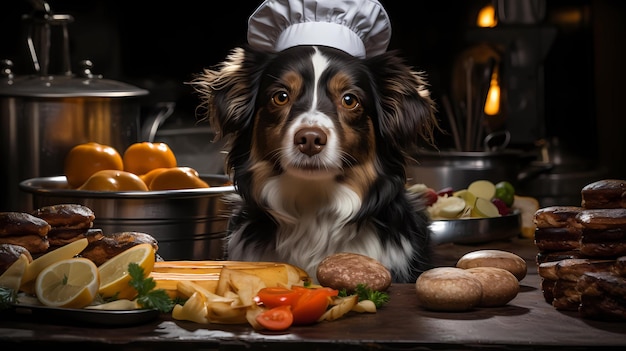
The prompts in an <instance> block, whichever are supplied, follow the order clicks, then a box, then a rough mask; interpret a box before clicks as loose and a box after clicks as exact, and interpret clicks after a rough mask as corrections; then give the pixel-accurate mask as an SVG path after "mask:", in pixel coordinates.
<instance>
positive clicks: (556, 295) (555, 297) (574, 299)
mask: <svg viewBox="0 0 626 351" xmlns="http://www.w3.org/2000/svg"><path fill="white" fill-rule="evenodd" d="M576 284H577V281H569V280H563V279H559V280H556V281H555V282H554V286H553V287H552V306H553V307H554V308H556V309H557V310H560V311H578V305H580V292H579V291H578V290H577V289H576Z"/></svg>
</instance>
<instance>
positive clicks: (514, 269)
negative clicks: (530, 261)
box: [456, 250, 527, 281]
mask: <svg viewBox="0 0 626 351" xmlns="http://www.w3.org/2000/svg"><path fill="white" fill-rule="evenodd" d="M456 267H457V268H463V269H467V268H474V267H497V268H502V269H506V270H507V271H509V272H511V273H513V275H514V276H515V277H516V278H517V280H518V281H521V280H522V279H524V277H525V276H526V272H527V267H526V261H524V259H523V258H521V257H519V256H518V255H516V254H514V253H512V252H508V251H502V250H478V251H472V252H468V253H466V254H465V255H463V256H462V257H461V258H460V259H459V260H458V261H457V263H456Z"/></svg>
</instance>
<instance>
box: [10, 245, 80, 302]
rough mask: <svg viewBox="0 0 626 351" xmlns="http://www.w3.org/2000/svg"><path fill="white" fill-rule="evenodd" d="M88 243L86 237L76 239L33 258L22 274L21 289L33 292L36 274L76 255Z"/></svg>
mask: <svg viewBox="0 0 626 351" xmlns="http://www.w3.org/2000/svg"><path fill="white" fill-rule="evenodd" d="M87 244H88V240H87V238H82V239H78V240H76V241H73V242H71V243H69V244H67V245H63V246H61V247H59V248H58V249H54V250H52V251H50V252H47V253H45V254H43V255H41V256H39V257H38V258H36V259H34V260H33V262H31V263H30V264H29V265H28V266H27V267H26V271H25V272H24V276H23V277H22V286H21V290H23V291H25V292H28V293H33V292H34V286H33V285H34V282H35V279H37V276H38V275H39V273H40V272H41V271H43V270H44V269H45V268H46V267H48V266H50V265H52V264H54V263H56V262H58V261H62V260H65V259H68V258H72V257H74V256H76V255H78V254H79V253H80V252H81V251H83V250H84V249H85V248H86V247H87Z"/></svg>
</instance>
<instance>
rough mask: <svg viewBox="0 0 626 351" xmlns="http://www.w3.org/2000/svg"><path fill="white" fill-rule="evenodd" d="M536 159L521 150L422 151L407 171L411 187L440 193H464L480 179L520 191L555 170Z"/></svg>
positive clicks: (414, 156) (417, 154)
mask: <svg viewBox="0 0 626 351" xmlns="http://www.w3.org/2000/svg"><path fill="white" fill-rule="evenodd" d="M534 158H535V157H534V156H532V155H528V154H526V153H524V152H522V151H520V150H512V149H503V150H498V151H472V152H460V151H440V152H437V151H423V150H420V151H419V152H417V153H415V154H414V155H413V159H414V160H415V162H414V163H413V164H411V165H409V167H407V177H408V181H409V183H411V184H417V183H423V184H426V185H427V186H429V187H431V188H433V189H435V190H439V189H443V188H446V187H452V188H453V189H457V190H458V189H465V188H467V186H468V185H469V184H470V183H471V182H473V181H475V180H479V179H485V180H489V181H492V182H494V183H497V182H499V181H503V180H505V181H508V182H510V183H511V184H513V185H514V186H516V187H517V185H519V184H520V183H521V182H524V181H526V180H527V179H530V178H533V177H536V176H537V175H539V174H541V173H543V172H547V171H549V170H550V169H551V168H552V165H551V164H547V163H538V162H533V161H534Z"/></svg>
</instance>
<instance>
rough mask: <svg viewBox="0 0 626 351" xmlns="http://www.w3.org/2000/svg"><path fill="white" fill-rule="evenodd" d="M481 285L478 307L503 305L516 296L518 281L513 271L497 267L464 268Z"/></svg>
mask: <svg viewBox="0 0 626 351" xmlns="http://www.w3.org/2000/svg"><path fill="white" fill-rule="evenodd" d="M466 271H467V272H470V273H472V274H473V275H474V277H476V278H478V281H479V282H480V284H481V285H482V297H481V299H480V303H479V304H478V305H479V306H480V307H497V306H504V305H506V304H507V303H509V302H510V301H511V300H513V299H514V298H515V296H517V293H518V292H519V281H518V280H517V278H516V277H515V276H514V275H513V273H511V272H509V271H507V270H506V269H502V268H497V267H474V268H468V269H466Z"/></svg>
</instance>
